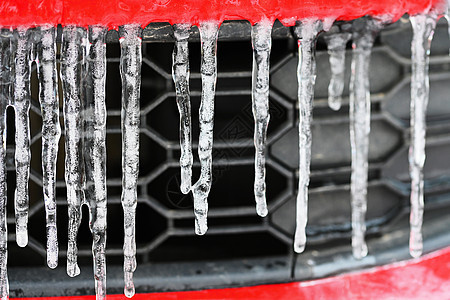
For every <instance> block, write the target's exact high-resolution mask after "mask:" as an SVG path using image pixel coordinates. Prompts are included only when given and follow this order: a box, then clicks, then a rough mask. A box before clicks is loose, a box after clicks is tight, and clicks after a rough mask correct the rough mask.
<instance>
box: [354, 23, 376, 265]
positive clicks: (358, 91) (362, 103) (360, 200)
mask: <svg viewBox="0 0 450 300" xmlns="http://www.w3.org/2000/svg"><path fill="white" fill-rule="evenodd" d="M377 22H378V21H375V20H372V19H361V21H360V22H358V23H354V25H353V29H354V32H353V45H352V48H353V56H352V73H351V78H350V144H351V149H352V174H351V206H352V248H353V256H354V257H355V258H356V259H361V258H363V257H365V256H366V255H367V245H366V242H365V241H364V235H365V232H366V225H365V216H366V211H367V178H368V167H369V163H368V155H369V133H370V90H369V65H370V55H371V52H372V46H373V41H374V38H375V34H376V32H377V31H378V28H379V23H377Z"/></svg>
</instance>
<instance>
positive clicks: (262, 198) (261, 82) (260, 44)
mask: <svg viewBox="0 0 450 300" xmlns="http://www.w3.org/2000/svg"><path fill="white" fill-rule="evenodd" d="M272 25H273V22H271V21H269V20H267V19H265V20H262V21H261V22H259V23H257V24H255V25H254V26H253V27H252V46H253V76H252V108H253V117H254V120H255V133H254V143H255V183H254V188H253V189H254V194H255V201H256V212H257V213H258V215H260V216H261V217H265V216H266V215H267V212H268V211H267V202H266V157H265V154H266V139H267V126H268V125H269V120H270V114H269V72H270V50H271V48H272Z"/></svg>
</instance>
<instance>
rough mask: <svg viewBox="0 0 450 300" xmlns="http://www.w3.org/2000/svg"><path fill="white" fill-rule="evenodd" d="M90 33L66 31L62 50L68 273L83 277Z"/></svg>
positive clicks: (70, 27) (73, 27) (68, 28)
mask: <svg viewBox="0 0 450 300" xmlns="http://www.w3.org/2000/svg"><path fill="white" fill-rule="evenodd" d="M85 36H86V30H85V29H83V28H77V27H75V26H66V27H64V29H63V38H62V48H61V79H62V88H63V112H64V131H65V146H66V147H65V149H66V155H65V180H66V189H67V203H68V214H69V235H68V245H67V274H68V275H69V276H70V277H74V276H77V275H78V274H80V268H79V267H78V263H77V255H78V247H77V235H78V229H79V227H80V223H81V205H82V204H83V202H84V190H83V189H84V185H83V178H84V174H83V173H84V168H83V153H82V150H83V149H82V147H83V134H82V133H83V132H82V128H83V127H82V99H81V98H82V76H83V67H84V66H83V64H84V60H85V53H86V45H85V44H84V42H85V39H86V37H85Z"/></svg>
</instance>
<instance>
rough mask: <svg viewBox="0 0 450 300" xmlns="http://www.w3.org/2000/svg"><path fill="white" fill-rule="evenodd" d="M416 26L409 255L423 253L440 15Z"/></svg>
mask: <svg viewBox="0 0 450 300" xmlns="http://www.w3.org/2000/svg"><path fill="white" fill-rule="evenodd" d="M410 20H411V24H412V27H413V33H414V34H413V40H412V43H411V54H412V55H411V61H412V74H411V120H410V122H411V144H410V147H409V172H410V175H411V216H410V225H411V232H410V238H409V253H410V254H411V256H412V257H419V256H420V255H421V254H422V249H423V245H422V221H423V206H424V201H423V166H424V163H425V134H426V111H427V105H428V97H429V89H430V87H429V78H428V61H429V57H428V56H429V53H430V44H431V40H432V38H433V33H434V28H435V27H436V15H434V14H430V15H417V16H413V17H410Z"/></svg>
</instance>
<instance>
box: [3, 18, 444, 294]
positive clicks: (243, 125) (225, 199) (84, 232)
mask: <svg viewBox="0 0 450 300" xmlns="http://www.w3.org/2000/svg"><path fill="white" fill-rule="evenodd" d="M446 26H447V25H446V23H442V24H441V23H440V25H439V26H438V27H437V30H436V34H435V39H434V42H433V44H432V50H431V54H432V59H431V67H430V70H431V75H430V86H431V94H430V104H429V110H428V126H429V128H428V140H427V161H426V164H425V178H426V183H425V185H426V212H425V239H426V241H425V250H428V251H430V250H432V249H435V248H438V247H442V246H443V245H445V244H446V243H447V241H450V239H448V240H447V241H445V238H442V237H444V235H443V234H441V233H442V232H444V229H445V227H446V226H448V224H446V223H445V222H447V223H448V222H449V221H448V219H449V218H448V217H447V218H445V217H442V218H441V216H445V213H446V211H448V210H450V202H449V200H450V185H449V178H450V171H449V170H450V159H446V156H447V155H446V154H447V153H450V151H449V150H450V149H449V148H450V134H449V132H450V131H449V130H450V102H449V101H448V99H447V98H448V97H447V95H449V94H450V90H449V89H450V85H449V84H448V82H449V79H450V59H449V58H448V56H447V52H448V46H449V43H448V38H447V37H446V34H447V33H446ZM249 32H250V25H249V24H248V23H245V22H228V23H226V24H225V25H224V26H222V28H221V34H220V40H219V44H218V70H219V74H218V81H217V93H216V117H215V119H216V121H215V129H214V138H215V140H214V154H213V167H214V170H213V185H212V189H211V194H210V196H209V205H210V212H209V217H208V218H209V221H208V224H209V231H208V233H207V234H206V235H205V236H201V237H198V236H195V234H194V216H193V212H192V198H191V196H190V195H187V196H185V195H182V194H181V192H180V191H179V188H178V186H179V166H178V158H179V155H180V151H179V142H178V124H179V123H178V122H179V121H178V111H177V108H176V103H175V91H174V86H173V82H172V77H171V73H170V72H171V53H172V49H173V43H172V37H171V28H170V27H169V26H168V25H165V24H152V25H150V26H149V27H148V28H147V29H146V30H145V32H144V40H145V43H144V45H143V66H142V89H141V109H142V112H141V124H142V125H141V145H140V148H141V155H140V177H139V187H138V194H139V200H138V209H137V219H136V220H137V230H136V234H137V245H138V249H137V255H138V263H139V266H138V271H137V273H136V277H137V279H136V286H137V292H144V291H152V290H162V291H165V290H183V289H196V288H206V287H216V286H221V287H223V286H235V285H242V284H254V283H262V282H284V281H290V280H294V279H306V278H313V277H320V276H325V275H328V274H332V273H335V272H340V271H342V270H346V269H354V268H358V267H364V266H368V265H374V264H379V263H385V262H387V261H392V260H398V259H404V258H406V257H407V254H406V253H407V250H406V247H407V236H408V230H409V229H408V226H407V222H408V210H409V208H408V205H409V204H408V200H409V198H408V197H409V175H408V164H407V146H408V140H409V137H408V135H409V133H408V130H409V129H408V126H409V120H408V118H409V83H410V60H409V56H410V52H409V50H408V48H409V45H410V40H411V29H410V26H409V23H406V22H405V21H404V20H401V21H399V22H397V23H396V24H394V25H391V26H389V27H388V28H387V29H385V30H384V31H383V32H382V33H381V35H380V36H379V37H378V38H377V40H376V46H375V48H374V50H373V55H372V61H371V74H370V78H371V92H372V112H373V114H372V123H371V126H372V132H371V135H370V151H369V152H370V153H369V158H370V171H369V180H370V182H369V205H368V213H367V226H368V237H367V239H368V242H369V251H370V254H369V257H368V258H367V259H364V260H363V261H360V262H357V261H354V260H353V259H352V258H351V256H350V255H351V251H350V250H349V245H350V191H349V182H350V142H349V129H348V128H349V124H348V123H349V120H348V99H347V98H345V97H344V105H343V107H342V108H341V110H340V111H338V112H333V111H332V110H331V109H329V108H328V107H327V99H326V97H327V85H328V82H329V79H330V74H329V63H328V54H327V52H326V47H325V46H324V43H323V41H322V39H321V38H319V40H318V45H317V49H318V50H317V56H316V57H317V80H316V92H315V93H316V94H315V97H316V99H315V109H314V123H313V145H312V147H313V148H312V155H313V157H312V163H311V171H312V174H311V184H310V205H309V213H308V215H309V222H308V227H307V233H308V243H307V247H306V252H305V253H304V254H301V255H294V254H293V249H292V236H293V231H294V226H295V197H296V187H297V178H296V177H297V176H296V168H297V166H298V134H297V128H296V123H297V120H298V114H297V109H296V97H297V79H296V67H297V56H296V51H297V46H296V41H295V40H294V39H293V37H292V36H291V32H290V30H289V29H288V28H284V27H282V26H281V25H279V24H278V25H276V26H275V30H274V41H273V47H272V54H271V66H272V67H271V90H270V109H271V112H270V113H271V119H270V124H269V129H268V130H269V131H268V144H269V145H268V149H269V151H268V157H267V200H268V204H269V215H268V216H267V217H266V218H260V217H258V216H257V215H256V212H255V208H254V207H255V203H254V198H253V176H254V175H253V174H254V173H253V172H254V171H253V170H254V169H253V168H254V167H253V155H254V150H253V141H252V137H253V117H252V112H251V67H252V51H251V44H250V39H249ZM109 40H110V43H109V44H108V47H107V49H108V70H107V72H108V73H107V74H108V75H107V76H108V77H107V108H108V119H107V175H108V233H107V235H108V237H107V248H108V250H107V254H108V256H107V261H108V286H109V287H110V288H109V292H121V286H122V282H121V276H122V275H121V270H120V266H121V264H122V241H123V213H122V208H121V205H120V192H121V147H120V140H121V135H120V93H121V85H120V76H119V55H120V51H119V45H118V43H117V34H116V32H114V31H111V32H110V33H109ZM349 46H350V45H349ZM189 47H190V66H191V94H192V97H191V99H192V112H193V118H192V120H193V138H194V153H195V155H194V160H195V163H194V179H196V178H198V175H199V174H198V173H199V172H198V171H199V168H198V167H199V165H198V159H197V157H196V149H197V145H196V141H197V140H198V134H199V128H198V121H196V120H198V107H199V102H200V92H201V86H200V83H201V82H200V74H199V67H200V44H199V42H198V33H197V32H196V31H195V30H194V33H193V35H192V41H191V43H190V45H189ZM346 58H347V61H346V64H347V69H346V76H347V86H348V80H349V77H350V60H351V50H350V47H349V51H348V55H347V57H346ZM35 75H36V74H35V73H33V76H34V77H33V84H32V87H33V101H32V112H31V129H32V173H31V174H32V175H31V180H30V206H31V207H30V221H29V222H30V225H29V231H30V239H29V246H28V247H27V248H24V249H22V248H19V247H17V246H16V244H15V242H14V236H13V233H14V225H13V224H14V218H13V204H12V202H13V201H12V200H11V199H13V191H14V184H15V182H14V180H15V179H14V178H15V175H14V172H13V171H14V159H13V158H14V146H13V143H14V114H13V111H12V110H10V111H8V129H9V130H8V140H7V141H8V170H9V171H11V172H9V173H8V197H9V204H8V205H9V206H8V209H9V211H8V213H9V216H10V217H9V218H8V225H9V228H8V229H9V232H10V241H11V242H10V243H9V244H8V247H9V249H10V251H9V266H10V281H11V283H10V284H11V290H12V295H14V293H16V295H22V296H23V295H27V296H42V295H58V294H59V295H61V294H72V295H74V294H85V293H92V292H93V280H90V278H89V276H91V275H90V274H91V267H89V266H90V264H91V252H90V248H91V234H90V231H89V228H88V213H87V209H86V208H83V215H84V219H83V222H82V225H81V228H80V233H79V248H80V251H79V257H80V260H79V261H80V263H81V264H82V265H83V264H84V267H83V266H82V275H81V276H80V277H79V278H76V279H70V278H69V277H66V275H64V274H63V273H64V272H65V250H66V247H67V206H66V201H65V193H66V190H65V185H64V160H63V157H64V139H63V138H62V139H61V141H60V152H59V153H60V154H59V160H58V167H57V170H58V185H57V194H58V237H59V243H60V261H59V264H60V266H59V267H58V269H57V270H55V271H50V270H47V269H46V268H45V267H43V266H44V264H45V238H46V237H45V212H44V206H43V200H42V180H41V166H40V163H41V162H40V152H41V151H40V143H41V138H40V127H41V123H40V122H41V118H40V108H39V103H38V101H37V100H36V99H37V97H36V96H37V81H36V80H37V79H36V76H35ZM61 94H62V93H61V92H60V95H61ZM344 94H345V95H344V96H348V89H346V90H345V91H344ZM61 125H63V123H62V122H61ZM446 220H447V221H446ZM436 224H437V225H436ZM444 225H445V226H444ZM447 228H448V227H447ZM394 233H396V235H395V234H394ZM205 261H207V262H208V264H205ZM349 262H351V263H349ZM24 267H26V269H24ZM33 272H39V274H40V276H39V277H40V278H42V279H40V278H39V279H37V280H36V278H35V277H34V276H33V274H34V273H33ZM21 274H22V275H21ZM27 274H28V275H27ZM59 275H60V276H59ZM219 275H220V276H219ZM28 277H29V278H28ZM33 277H34V278H33ZM175 277H177V278H178V279H177V280H176V281H174V279H173V278H175ZM45 278H53V279H52V280H54V282H53V283H52V284H53V285H52V289H51V290H49V289H48V284H49V283H48V282H46V281H44V280H45ZM55 278H57V279H56V280H55ZM180 278H181V279H180ZM224 278H226V279H224ZM46 286H47V288H45V287H46Z"/></svg>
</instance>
